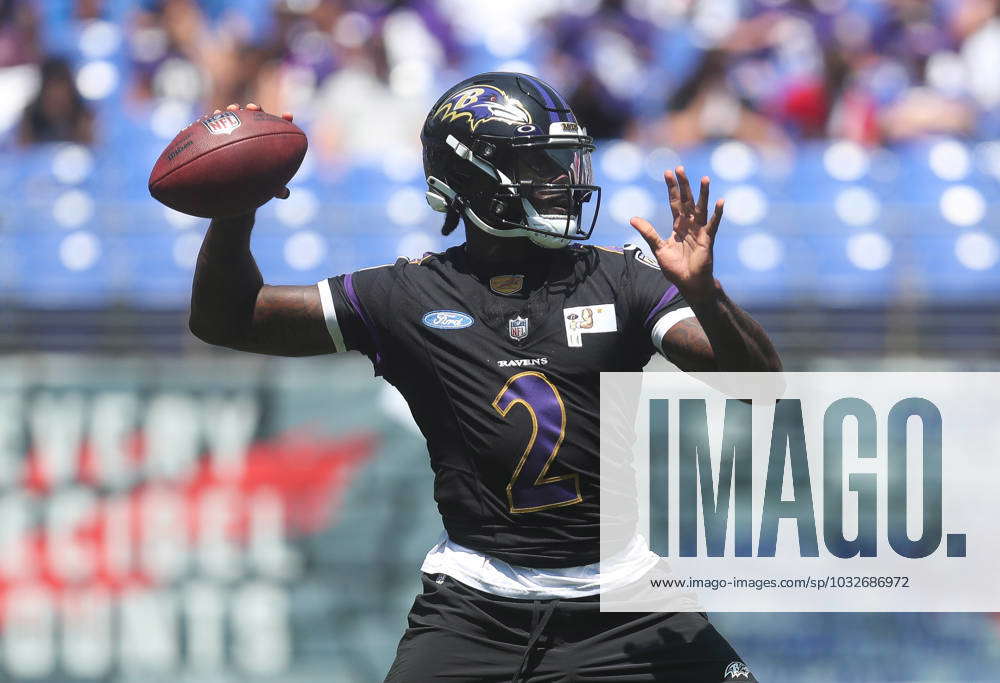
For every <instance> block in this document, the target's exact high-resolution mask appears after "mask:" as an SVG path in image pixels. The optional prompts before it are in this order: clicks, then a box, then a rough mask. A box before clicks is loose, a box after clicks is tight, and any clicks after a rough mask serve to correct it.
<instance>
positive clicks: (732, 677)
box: [722, 661, 753, 681]
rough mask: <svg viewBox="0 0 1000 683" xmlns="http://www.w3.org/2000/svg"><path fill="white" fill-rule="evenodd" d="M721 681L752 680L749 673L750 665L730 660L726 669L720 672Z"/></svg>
mask: <svg viewBox="0 0 1000 683" xmlns="http://www.w3.org/2000/svg"><path fill="white" fill-rule="evenodd" d="M722 680H723V681H737V680H747V681H750V680H753V679H752V678H751V674H750V667H748V666H747V665H746V664H744V663H743V662H739V661H736V662H730V663H729V666H727V667H726V670H725V671H724V672H722Z"/></svg>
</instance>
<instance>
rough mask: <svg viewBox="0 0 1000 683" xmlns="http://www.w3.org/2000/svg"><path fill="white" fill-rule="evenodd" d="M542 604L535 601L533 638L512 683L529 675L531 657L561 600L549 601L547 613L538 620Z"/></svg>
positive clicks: (532, 618) (539, 601) (532, 614)
mask: <svg viewBox="0 0 1000 683" xmlns="http://www.w3.org/2000/svg"><path fill="white" fill-rule="evenodd" d="M541 602H542V601H541V600H535V601H534V605H533V607H532V610H531V620H532V622H533V626H532V628H531V636H530V637H529V638H528V646H527V647H526V648H525V650H524V657H522V658H521V665H520V666H518V667H517V671H516V672H514V678H512V679H511V683H518V682H519V681H521V680H522V676H524V675H525V674H527V673H528V663H529V662H530V661H531V655H532V654H533V653H534V651H535V646H536V645H537V644H538V640H539V638H541V637H542V632H543V631H545V627H546V626H547V625H548V623H549V619H550V618H551V617H552V613H553V612H555V611H556V603H558V602H559V600H549V601H548V605H547V606H546V607H545V611H544V612H542V616H541V619H538V605H539V604H540V603H541ZM536 619H537V622H536Z"/></svg>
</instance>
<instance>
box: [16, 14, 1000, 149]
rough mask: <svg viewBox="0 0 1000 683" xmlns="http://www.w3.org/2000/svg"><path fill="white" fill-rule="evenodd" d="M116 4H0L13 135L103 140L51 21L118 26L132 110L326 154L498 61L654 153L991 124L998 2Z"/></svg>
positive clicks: (385, 143)
mask: <svg viewBox="0 0 1000 683" xmlns="http://www.w3.org/2000/svg"><path fill="white" fill-rule="evenodd" d="M124 4H125V5H127V7H126V8H124V9H123V3H122V2H120V1H115V0H55V1H54V2H50V1H49V0H45V2H44V3H43V2H42V0H0V87H2V88H3V89H4V92H5V93H11V95H9V96H7V95H5V98H3V99H4V100H6V101H5V102H3V103H0V129H5V130H6V131H7V136H8V137H9V139H12V140H14V141H15V142H16V143H19V144H32V143H35V142H44V141H51V140H71V141H77V142H81V143H89V142H91V141H92V140H94V139H95V138H97V139H98V141H99V138H100V135H101V133H100V121H101V118H102V117H107V116H108V115H109V114H108V112H102V111H101V110H100V107H101V106H102V105H101V101H100V100H101V99H102V97H106V96H107V95H106V92H105V90H102V89H101V88H97V87H94V86H93V81H94V79H95V78H96V77H97V76H98V75H99V74H98V73H97V70H96V69H91V72H90V73H88V74H87V78H88V79H89V80H88V81H87V83H88V87H82V84H81V77H82V72H83V68H82V67H83V64H82V63H81V59H82V58H81V57H80V56H79V55H68V54H60V52H59V51H58V50H55V49H53V48H52V46H51V45H50V44H49V43H51V42H52V41H48V42H47V41H46V40H45V34H46V32H45V30H44V29H45V25H44V22H46V21H53V17H54V16H58V17H61V18H60V19H59V20H60V21H65V22H67V24H68V25H69V26H70V31H76V33H77V34H79V35H81V36H82V35H84V33H85V29H87V28H88V27H94V26H97V27H104V34H103V35H104V36H105V39H106V40H111V38H109V37H108V36H109V35H110V34H111V33H113V32H114V31H118V32H119V33H120V38H119V41H120V43H121V45H122V47H121V52H122V54H123V57H122V64H121V71H122V72H123V73H121V74H120V75H119V76H117V77H118V78H119V81H120V83H121V85H120V90H121V99H120V101H116V102H115V107H118V108H120V109H121V110H122V112H123V114H124V115H125V116H130V117H133V118H136V119H139V118H143V117H150V116H152V115H153V112H154V111H155V110H156V108H157V107H160V106H162V105H164V104H168V105H171V106H173V107H174V108H175V110H176V108H177V107H178V106H181V105H183V109H184V110H185V111H190V112H195V113H196V112H198V111H203V110H210V109H212V108H215V107H217V106H220V105H224V104H226V103H228V102H246V101H255V102H258V103H260V104H261V105H262V106H263V107H264V108H265V109H268V110H273V111H293V112H294V113H295V114H296V119H297V120H299V121H302V122H303V124H304V125H305V126H307V127H308V129H309V131H310V135H311V141H312V144H313V147H314V149H316V150H317V151H318V152H319V153H320V154H321V155H322V156H327V157H334V158H336V157H341V156H345V157H358V156H360V157H365V156H368V155H379V154H383V153H384V152H385V150H386V149H390V148H393V147H399V146H404V147H407V146H409V147H412V146H415V145H416V144H417V136H416V130H417V126H419V122H420V120H421V119H422V117H423V116H424V115H425V113H426V111H427V108H428V106H429V105H430V104H431V102H432V100H433V98H434V97H436V96H437V95H438V94H439V91H440V90H442V89H443V88H445V87H447V85H449V84H450V83H451V82H454V81H457V80H459V79H460V78H463V77H465V76H467V75H469V74H470V73H474V72H476V71H482V70H487V69H494V68H499V69H505V70H507V69H509V70H530V71H532V72H534V73H535V74H536V75H539V76H541V77H543V78H546V79H548V80H550V81H551V82H552V83H553V84H554V85H556V86H557V87H558V88H560V89H562V91H563V92H565V93H566V94H567V96H568V97H569V98H570V101H571V103H572V104H573V106H574V108H575V109H576V111H577V112H578V114H579V116H580V118H581V119H582V120H583V121H584V122H585V123H586V124H587V125H588V127H589V129H590V131H591V133H592V134H594V135H595V136H597V137H599V138H625V139H630V140H633V141H636V142H638V143H640V144H644V145H650V146H653V145H660V146H662V145H666V146H669V147H672V148H675V149H683V148H685V147H689V146H692V145H697V144H700V143H702V142H705V141H709V140H715V139H721V138H732V139H737V140H741V141H744V142H747V143H752V144H754V145H758V146H786V145H790V144H794V143H795V142H796V141H798V140H802V139H810V138H838V139H848V140H853V141H856V142H858V143H861V144H864V145H891V144H894V143H897V142H902V141H907V140H911V139H914V138H919V137H923V136H927V135H935V134H946V135H950V136H956V137H965V138H971V139H985V138H990V137H995V136H997V135H1000V77H998V74H1000V0H882V1H875V0H506V1H505V2H503V3H480V2H467V1H465V0H245V1H243V2H235V1H232V0H144V1H143V2H138V3H124ZM94 33H95V31H90V34H94ZM96 33H97V34H98V38H99V37H100V35H102V34H101V32H100V31H97V32H96ZM90 40H92V41H93V40H97V38H93V36H91V38H90ZM85 53H86V51H84V58H83V59H85ZM117 73H118V72H117V71H116V74H117ZM95 119H96V121H95Z"/></svg>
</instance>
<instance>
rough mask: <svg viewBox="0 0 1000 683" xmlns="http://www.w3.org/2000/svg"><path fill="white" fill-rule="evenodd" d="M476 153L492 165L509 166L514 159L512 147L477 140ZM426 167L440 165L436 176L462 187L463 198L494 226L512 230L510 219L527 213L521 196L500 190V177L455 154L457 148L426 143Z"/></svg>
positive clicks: (486, 221)
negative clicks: (505, 222) (498, 189)
mask: <svg viewBox="0 0 1000 683" xmlns="http://www.w3.org/2000/svg"><path fill="white" fill-rule="evenodd" d="M470 147H472V149H473V150H474V152H478V154H477V156H478V157H479V158H481V159H483V160H484V161H486V162H487V163H489V164H490V165H494V164H496V165H497V166H499V167H500V168H506V167H507V166H505V164H509V163H510V162H511V160H508V159H507V158H506V157H507V156H510V155H511V152H510V151H509V149H505V148H503V147H497V146H494V145H489V146H488V147H484V145H480V144H478V143H476V142H473V143H472V145H470ZM424 167H425V168H437V169H441V170H443V173H441V171H439V175H438V176H437V177H439V178H440V177H441V175H443V176H444V177H443V178H441V180H444V181H445V182H446V183H447V184H448V185H449V186H451V187H453V188H462V190H463V191H462V198H463V199H464V200H465V203H466V207H467V209H468V210H471V211H472V212H474V213H475V214H476V216H477V217H478V218H479V219H480V220H482V221H483V222H484V223H486V224H487V225H489V226H490V227H491V228H494V229H496V230H510V229H512V228H511V226H510V225H509V224H507V225H505V224H504V222H503V221H509V222H510V223H519V222H521V221H523V220H524V218H525V213H524V207H523V205H522V203H521V200H520V199H519V198H518V197H517V195H516V194H515V193H513V192H505V191H503V190H501V191H499V192H498V191H497V179H496V178H495V177H491V176H490V175H489V174H487V172H486V171H485V170H483V169H482V168H480V167H478V166H476V165H475V164H473V163H471V162H469V161H467V160H466V159H463V158H461V157H460V156H458V155H457V154H455V150H454V149H452V148H451V147H449V146H448V145H447V144H431V145H425V146H424Z"/></svg>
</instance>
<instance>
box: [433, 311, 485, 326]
mask: <svg viewBox="0 0 1000 683" xmlns="http://www.w3.org/2000/svg"><path fill="white" fill-rule="evenodd" d="M422 322H423V323H424V325H426V326H427V327H430V328H433V329H435V330H463V329H465V328H466V327H472V324H473V323H474V322H476V321H475V320H474V319H473V318H472V316H471V315H469V314H468V313H462V312H461V311H430V312H429V313H425V314H424V317H423V319H422Z"/></svg>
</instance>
